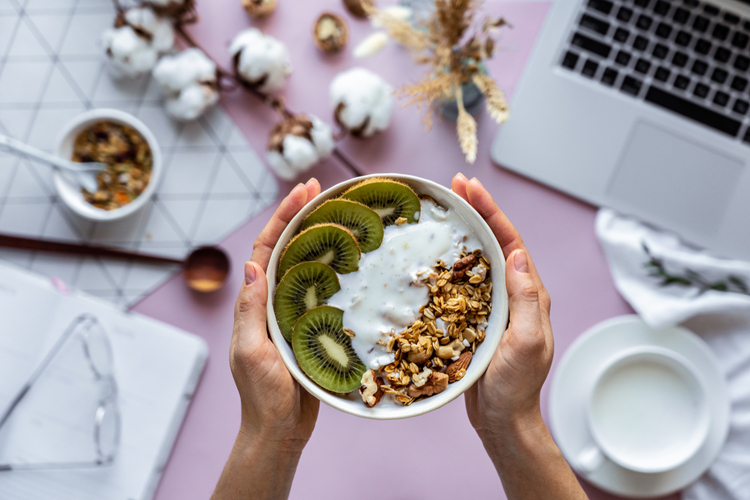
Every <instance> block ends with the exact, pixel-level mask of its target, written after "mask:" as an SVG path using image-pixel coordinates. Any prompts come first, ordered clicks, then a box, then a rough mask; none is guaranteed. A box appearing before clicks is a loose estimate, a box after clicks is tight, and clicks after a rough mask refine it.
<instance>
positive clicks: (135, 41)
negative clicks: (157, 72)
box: [102, 26, 158, 78]
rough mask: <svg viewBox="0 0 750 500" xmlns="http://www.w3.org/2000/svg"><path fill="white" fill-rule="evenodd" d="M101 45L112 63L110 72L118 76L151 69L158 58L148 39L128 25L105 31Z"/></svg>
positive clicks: (136, 73) (140, 73)
mask: <svg viewBox="0 0 750 500" xmlns="http://www.w3.org/2000/svg"><path fill="white" fill-rule="evenodd" d="M102 45H103V46H104V49H105V51H106V53H107V56H108V57H109V59H110V61H111V63H112V64H111V70H112V73H113V75H114V76H115V77H118V78H119V77H128V78H133V77H136V76H139V75H142V74H144V73H147V72H148V71H151V68H153V67H154V64H156V60H157V58H158V54H157V53H156V51H155V50H154V49H153V47H151V46H150V45H149V43H148V41H146V40H145V39H144V38H143V37H140V36H138V35H137V34H136V33H135V31H133V28H131V27H130V26H122V27H120V28H117V29H109V30H107V31H105V32H104V35H103V36H102Z"/></svg>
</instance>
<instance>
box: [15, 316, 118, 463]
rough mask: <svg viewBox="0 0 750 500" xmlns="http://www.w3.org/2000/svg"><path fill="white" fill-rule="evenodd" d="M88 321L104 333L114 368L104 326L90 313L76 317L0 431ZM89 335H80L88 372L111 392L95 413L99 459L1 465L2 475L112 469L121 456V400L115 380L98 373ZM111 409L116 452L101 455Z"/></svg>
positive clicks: (82, 333) (95, 434)
mask: <svg viewBox="0 0 750 500" xmlns="http://www.w3.org/2000/svg"><path fill="white" fill-rule="evenodd" d="M87 321H90V322H92V324H93V325H94V326H98V327H99V328H100V329H101V333H102V338H103V339H104V345H105V348H106V350H107V357H108V358H109V364H110V366H112V361H113V359H112V358H113V356H112V344H111V343H110V340H109V337H108V336H107V332H106V331H104V328H102V326H101V324H100V323H99V320H98V319H97V318H96V317H94V316H93V315H91V314H88V313H84V314H81V315H79V316H77V317H76V318H75V319H74V320H73V321H72V322H71V323H70V325H68V327H67V328H66V329H65V331H64V332H63V334H62V335H61V336H60V338H59V339H58V340H57V342H56V343H55V345H54V346H52V348H51V349H50V350H49V352H48V353H47V355H46V356H45V357H44V359H43V360H42V362H41V363H40V364H39V366H38V367H37V368H36V369H35V370H34V372H33V373H32V374H31V376H30V377H29V379H28V381H27V382H26V383H25V384H24V385H23V387H21V389H20V390H19V391H18V393H17V394H16V396H15V397H14V398H13V401H12V402H11V403H10V405H8V407H7V408H6V410H5V412H3V414H2V416H0V428H2V426H3V425H4V424H5V423H6V422H7V420H8V419H9V418H10V416H11V414H12V413H13V410H15V409H16V407H17V406H18V404H19V403H20V402H21V401H22V400H23V398H24V397H26V394H28V392H29V390H30V389H31V388H32V387H33V385H34V384H35V383H36V381H37V380H38V379H39V377H40V376H41V375H42V373H43V372H44V370H45V369H46V368H47V366H48V365H49V364H50V363H51V362H52V359H54V357H55V355H56V354H57V352H58V351H59V350H60V349H61V348H62V346H63V345H64V344H65V342H66V341H67V340H68V339H69V338H70V337H71V336H73V334H74V333H75V332H76V331H77V330H78V328H80V327H81V325H83V324H84V323H85V322H87ZM88 332H89V330H86V332H85V333H84V332H81V334H80V336H81V340H82V342H83V352H84V356H85V357H86V360H87V361H88V364H89V368H91V371H92V372H93V374H94V377H95V378H96V379H97V380H98V381H100V382H104V383H106V384H107V385H106V386H107V387H108V388H109V390H108V391H107V392H106V394H105V395H104V396H101V397H100V398H99V406H98V407H97V409H96V412H95V413H94V444H95V445H96V453H97V458H96V459H95V460H93V461H91V462H49V463H37V464H0V472H5V471H12V470H30V469H75V468H85V467H99V466H105V465H110V464H112V463H113V462H114V460H115V458H116V456H117V453H118V452H119V448H120V435H121V431H122V422H121V417H120V409H119V405H118V404H117V400H118V390H117V381H116V380H115V377H114V375H113V374H112V373H109V374H106V375H105V374H103V373H101V372H100V371H99V370H98V369H97V367H96V363H94V360H93V357H92V355H91V345H90V342H89V338H88V335H87V334H88ZM110 403H111V404H110ZM108 408H111V411H113V412H114V418H115V438H114V445H113V451H112V452H111V453H110V454H105V453H103V451H102V441H101V431H102V427H103V425H104V418H105V417H106V415H107V411H108Z"/></svg>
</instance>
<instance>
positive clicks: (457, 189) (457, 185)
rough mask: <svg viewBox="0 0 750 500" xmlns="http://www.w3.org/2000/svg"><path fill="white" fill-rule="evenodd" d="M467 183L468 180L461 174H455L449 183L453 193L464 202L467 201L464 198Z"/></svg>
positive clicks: (465, 197)
mask: <svg viewBox="0 0 750 500" xmlns="http://www.w3.org/2000/svg"><path fill="white" fill-rule="evenodd" d="M468 183H469V179H467V178H466V176H464V174H462V173H461V172H459V173H457V174H456V176H455V177H454V178H453V181H451V189H452V190H453V192H454V193H456V194H457V195H458V196H460V197H461V198H463V199H464V200H466V201H469V198H468V197H467V196H466V185H467V184H468Z"/></svg>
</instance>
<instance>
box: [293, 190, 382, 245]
mask: <svg viewBox="0 0 750 500" xmlns="http://www.w3.org/2000/svg"><path fill="white" fill-rule="evenodd" d="M325 222H332V223H334V224H339V225H341V226H344V227H345V228H347V229H348V230H349V231H351V232H352V234H353V235H354V237H355V238H356V239H357V243H359V248H360V250H362V253H367V252H371V251H373V250H375V249H376V248H378V247H379V246H380V243H382V242H383V222H382V221H381V220H380V216H379V215H378V214H377V213H375V211H374V210H373V209H371V208H368V207H366V206H364V205H363V204H361V203H357V202H356V201H350V200H328V201H327V202H325V203H323V204H322V205H321V206H319V207H318V208H316V209H315V210H314V211H313V212H312V213H311V214H310V215H308V216H307V218H306V219H305V222H304V223H303V224H302V228H303V229H306V228H308V227H310V226H313V225H315V224H322V223H325Z"/></svg>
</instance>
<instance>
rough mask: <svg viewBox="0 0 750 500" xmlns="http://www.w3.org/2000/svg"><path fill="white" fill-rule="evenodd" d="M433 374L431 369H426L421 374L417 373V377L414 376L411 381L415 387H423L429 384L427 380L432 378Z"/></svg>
mask: <svg viewBox="0 0 750 500" xmlns="http://www.w3.org/2000/svg"><path fill="white" fill-rule="evenodd" d="M431 373H432V370H430V369H429V368H425V369H424V370H422V372H421V373H417V374H416V375H414V376H413V377H412V378H411V380H412V382H413V383H414V385H415V386H417V387H422V386H423V385H425V384H426V383H427V379H428V378H430V374H431Z"/></svg>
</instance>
